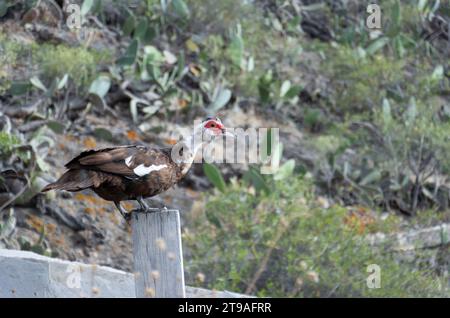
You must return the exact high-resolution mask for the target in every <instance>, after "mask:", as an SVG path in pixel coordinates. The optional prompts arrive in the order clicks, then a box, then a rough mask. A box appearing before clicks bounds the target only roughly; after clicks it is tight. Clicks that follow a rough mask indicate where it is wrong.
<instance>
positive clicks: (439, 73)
mask: <svg viewBox="0 0 450 318" xmlns="http://www.w3.org/2000/svg"><path fill="white" fill-rule="evenodd" d="M443 78H444V67H443V66H442V65H438V66H436V67H435V68H434V70H433V74H431V79H432V80H434V81H440V80H441V79H443Z"/></svg>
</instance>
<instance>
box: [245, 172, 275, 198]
mask: <svg viewBox="0 0 450 318" xmlns="http://www.w3.org/2000/svg"><path fill="white" fill-rule="evenodd" d="M244 179H245V180H247V181H249V182H251V183H252V185H253V186H254V187H255V190H256V191H258V192H261V191H264V192H265V193H266V194H269V193H270V192H271V190H270V187H269V185H268V184H267V182H266V181H265V180H264V177H263V176H262V175H261V174H260V173H259V171H258V170H256V168H254V167H250V169H249V170H248V171H247V172H246V173H245V174H244Z"/></svg>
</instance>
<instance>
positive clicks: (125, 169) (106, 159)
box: [66, 146, 170, 178]
mask: <svg viewBox="0 0 450 318" xmlns="http://www.w3.org/2000/svg"><path fill="white" fill-rule="evenodd" d="M169 161H170V157H168V156H167V154H166V152H165V151H163V150H159V149H149V148H147V147H143V146H121V147H114V148H104V149H99V150H89V151H85V152H82V153H81V154H80V155H79V156H77V157H76V158H74V159H72V160H71V161H70V162H69V163H67V164H66V167H67V168H69V169H80V168H84V169H91V170H98V171H103V172H108V173H113V174H116V175H121V176H124V177H130V178H139V177H141V176H139V175H137V174H136V173H135V171H134V170H135V169H136V168H137V167H138V166H140V165H144V166H145V167H149V166H152V165H161V164H167V163H168V162H169Z"/></svg>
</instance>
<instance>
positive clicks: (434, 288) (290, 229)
mask: <svg viewBox="0 0 450 318" xmlns="http://www.w3.org/2000/svg"><path fill="white" fill-rule="evenodd" d="M204 211H205V212H202V213H200V214H198V215H197V216H196V217H195V218H193V219H192V220H191V223H190V224H188V226H187V228H186V229H185V231H184V234H183V239H184V243H185V244H186V246H187V247H188V249H189V251H190V254H191V255H192V256H191V257H192V259H191V260H190V261H189V262H188V263H187V266H188V267H187V273H190V274H191V275H192V276H193V277H190V278H191V279H192V280H195V274H196V273H203V274H204V276H205V277H206V278H205V281H204V286H207V287H209V288H215V289H218V290H222V289H226V290H235V291H241V292H246V293H255V292H256V294H257V295H258V296H271V297H283V296H290V297H393V296H395V297H413V296H415V297H430V296H439V295H444V294H445V291H444V290H440V289H439V288H440V287H439V286H441V284H442V283H443V282H440V281H439V279H437V278H435V277H434V276H433V275H432V273H430V272H429V271H428V270H425V269H417V268H414V267H413V266H411V265H410V264H403V263H399V262H398V261H396V260H395V257H394V256H393V255H392V254H390V253H389V251H387V250H385V249H384V248H383V247H381V246H378V247H374V246H371V245H369V244H368V243H367V242H365V241H364V235H366V234H367V233H370V232H371V231H373V230H378V231H380V230H384V231H389V230H390V229H391V225H390V224H389V222H388V221H376V220H375V219H374V218H372V217H371V216H370V212H369V210H365V211H364V213H363V214H361V215H359V216H358V217H354V218H352V217H351V214H349V211H348V210H347V209H345V208H342V207H339V206H331V207H330V208H327V209H326V208H323V207H321V205H320V203H319V202H318V201H317V200H316V199H315V198H314V193H313V187H312V184H311V182H310V180H308V179H305V178H303V177H301V176H294V177H291V178H288V179H286V180H285V181H284V182H277V183H276V188H275V189H273V191H271V192H270V194H265V193H261V194H260V195H257V194H256V193H255V190H254V188H253V187H252V186H249V185H248V183H246V182H243V181H237V180H234V181H232V182H231V184H230V185H229V187H227V190H226V191H225V192H224V193H222V192H220V193H219V192H218V193H216V194H215V195H214V196H213V197H211V198H210V199H208V203H207V205H206V207H205V210H204ZM377 222H385V224H383V223H377ZM370 264H379V266H380V267H381V268H382V279H381V284H382V288H380V289H369V288H368V287H367V284H366V278H367V275H368V274H367V266H368V265H370Z"/></svg>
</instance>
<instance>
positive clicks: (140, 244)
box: [131, 210, 186, 298]
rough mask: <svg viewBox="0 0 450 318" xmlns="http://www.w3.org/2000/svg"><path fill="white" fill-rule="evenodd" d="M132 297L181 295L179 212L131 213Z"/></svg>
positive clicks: (181, 263)
mask: <svg viewBox="0 0 450 318" xmlns="http://www.w3.org/2000/svg"><path fill="white" fill-rule="evenodd" d="M131 227H132V232H133V255H134V271H135V277H136V278H135V280H136V297H140V298H142V297H159V298H162V297H172V298H173V297H183V298H184V297H185V296H186V294H185V286H184V271H183V253H182V249H181V229H180V214H179V212H178V211H177V210H158V211H157V212H151V213H133V214H132V220H131Z"/></svg>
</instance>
